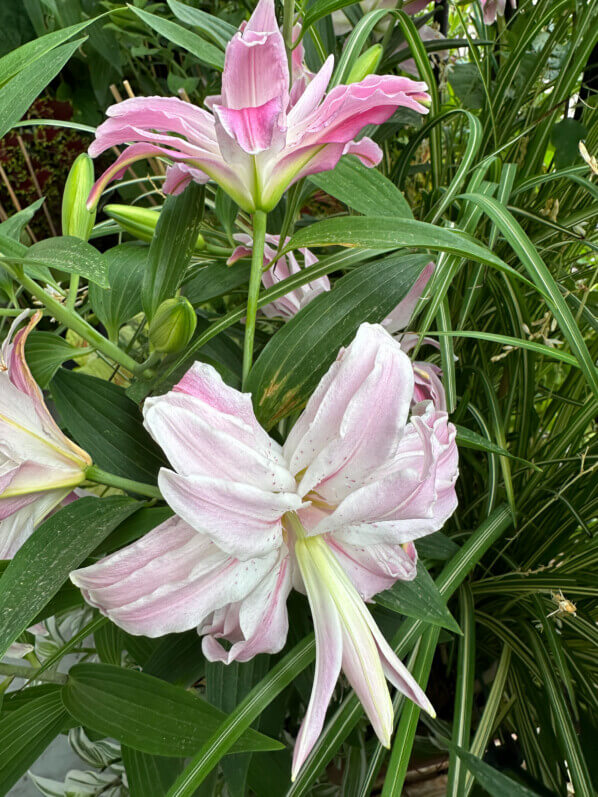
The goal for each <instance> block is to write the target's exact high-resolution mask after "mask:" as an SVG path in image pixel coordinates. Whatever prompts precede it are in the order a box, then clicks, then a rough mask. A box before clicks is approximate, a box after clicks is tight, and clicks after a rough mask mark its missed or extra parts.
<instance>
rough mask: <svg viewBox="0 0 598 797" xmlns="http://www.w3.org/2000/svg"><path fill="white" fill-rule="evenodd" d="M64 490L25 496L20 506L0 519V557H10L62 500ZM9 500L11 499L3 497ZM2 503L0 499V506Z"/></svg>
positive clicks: (64, 493)
mask: <svg viewBox="0 0 598 797" xmlns="http://www.w3.org/2000/svg"><path fill="white" fill-rule="evenodd" d="M65 495H66V491H65V490H49V491H48V492H44V493H34V494H33V495H31V496H26V499H27V500H23V502H22V504H21V505H20V506H17V507H15V508H14V509H13V512H12V513H11V514H9V515H8V516H5V517H4V518H3V519H2V520H0V559H12V557H13V556H14V555H15V554H16V552H17V551H18V550H19V548H20V547H21V545H23V543H24V542H25V541H26V540H27V539H28V538H29V537H30V536H31V535H32V534H33V532H34V529H35V527H36V526H38V525H39V524H40V523H41V522H42V520H44V518H46V517H47V516H48V515H49V514H50V513H51V512H52V511H53V510H54V509H55V508H56V507H57V506H58V505H59V504H60V502H61V501H62V500H63V498H64V497H65ZM5 500H11V499H5ZM3 503H4V501H3V500H0V506H1V505H2V504H3Z"/></svg>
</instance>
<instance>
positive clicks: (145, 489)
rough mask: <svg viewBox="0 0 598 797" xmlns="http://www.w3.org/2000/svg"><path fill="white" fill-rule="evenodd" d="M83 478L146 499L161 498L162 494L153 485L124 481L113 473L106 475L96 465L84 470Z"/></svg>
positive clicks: (131, 480)
mask: <svg viewBox="0 0 598 797" xmlns="http://www.w3.org/2000/svg"><path fill="white" fill-rule="evenodd" d="M85 478H86V479H89V481H91V482H96V483H97V484H105V485H107V486H108V487H117V488H118V489H119V490H126V491H127V492H130V493H137V495H145V496H147V498H162V493H161V492H160V490H159V489H158V487H155V486H154V485H153V484H145V483H144V482H136V481H133V479H125V478H123V477H122V476H117V475H116V474H115V473H107V472H106V471H105V470H102V469H101V468H98V467H96V465H90V466H89V467H88V468H86V469H85Z"/></svg>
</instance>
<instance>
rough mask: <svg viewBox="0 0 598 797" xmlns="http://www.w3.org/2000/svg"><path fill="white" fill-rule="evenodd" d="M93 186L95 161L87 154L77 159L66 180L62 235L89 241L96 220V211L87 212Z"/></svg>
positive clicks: (82, 154)
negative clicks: (88, 198) (88, 199)
mask: <svg viewBox="0 0 598 797" xmlns="http://www.w3.org/2000/svg"><path fill="white" fill-rule="evenodd" d="M92 186H93V161H92V160H91V158H90V157H89V155H88V154H87V153H86V152H82V153H81V155H79V157H77V158H76V159H75V161H74V162H73V165H72V166H71V170H70V172H69V176H68V177H67V178H66V183H65V186H64V193H63V195H62V234H63V235H74V236H75V237H76V238H82V239H83V240H84V241H87V240H88V239H89V236H90V235H91V231H92V229H93V225H94V223H95V220H96V212H95V210H87V204H86V203H87V197H88V196H89V192H90V191H91V188H92Z"/></svg>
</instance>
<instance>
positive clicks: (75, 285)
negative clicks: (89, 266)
mask: <svg viewBox="0 0 598 797" xmlns="http://www.w3.org/2000/svg"><path fill="white" fill-rule="evenodd" d="M78 290H79V275H78V274H71V279H70V282H69V292H68V296H67V299H66V306H67V309H68V310H74V309H75V302H76V301H77V291H78Z"/></svg>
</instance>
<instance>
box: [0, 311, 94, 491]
mask: <svg viewBox="0 0 598 797" xmlns="http://www.w3.org/2000/svg"><path fill="white" fill-rule="evenodd" d="M25 315H26V314H24V315H23V314H22V315H20V316H19V317H18V318H17V319H15V322H14V323H13V325H12V326H11V329H10V331H9V334H8V336H7V338H6V339H5V341H4V344H3V346H2V363H0V366H1V367H0V470H1V471H2V472H3V473H4V474H6V472H7V471H9V470H13V471H14V472H13V473H12V476H11V489H12V490H13V491H14V489H15V488H16V487H17V484H18V489H19V490H23V489H25V488H26V487H27V485H28V484H29V482H31V481H32V482H33V483H31V484H29V489H44V487H45V488H46V489H48V488H49V487H52V486H58V484H61V483H63V482H64V481H65V480H67V481H68V480H69V479H70V483H71V484H72V485H73V486H74V485H75V484H77V483H78V481H82V475H81V474H82V469H84V468H85V467H86V466H87V465H89V464H91V459H90V458H89V455H88V454H87V453H86V452H85V451H83V450H82V449H80V448H79V447H78V446H76V445H75V444H74V443H73V442H71V441H70V440H69V439H68V438H67V437H66V436H65V435H64V434H63V433H62V431H61V430H60V429H59V427H58V426H57V424H56V422H55V421H54V419H53V418H52V416H51V415H50V412H49V411H48V408H47V407H46V405H45V403H44V399H43V395H42V393H41V390H40V389H39V387H38V385H37V384H36V382H35V380H34V379H33V376H32V374H31V371H30V370H29V367H28V365H27V362H26V359H25V342H26V340H27V336H28V335H29V333H30V332H31V330H32V329H33V327H34V326H35V325H36V324H37V322H38V321H39V319H40V318H41V313H35V314H34V315H33V316H32V318H31V319H30V321H29V323H28V325H27V326H26V327H24V328H23V329H20V330H19V331H18V332H17V333H16V334H14V333H15V329H16V328H17V326H18V324H20V322H21V321H22V319H23V318H24V317H25ZM13 334H14V338H13ZM25 463H27V465H26V466H25ZM17 466H22V467H20V468H18V469H17V470H14V469H15V468H17ZM36 467H37V468H41V470H39V469H38V470H37V471H36V472H34V469H35V468H36ZM44 468H48V469H49V471H48V478H47V479H46V477H45V476H44ZM27 474H29V475H30V476H31V477H32V479H30V480H29V482H28V481H27V479H26V476H27ZM7 487H8V485H5V487H4V490H3V492H5V491H6V489H7Z"/></svg>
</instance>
